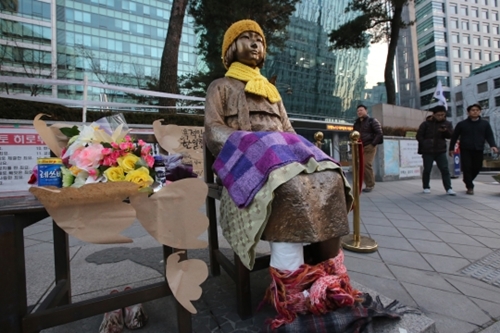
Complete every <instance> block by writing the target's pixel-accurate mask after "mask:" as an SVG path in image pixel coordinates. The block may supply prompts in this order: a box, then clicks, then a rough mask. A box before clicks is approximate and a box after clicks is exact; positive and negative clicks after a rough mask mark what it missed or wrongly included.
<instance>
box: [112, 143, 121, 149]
mask: <svg viewBox="0 0 500 333" xmlns="http://www.w3.org/2000/svg"><path fill="white" fill-rule="evenodd" d="M111 147H113V149H120V146H118V144H117V143H116V142H111Z"/></svg>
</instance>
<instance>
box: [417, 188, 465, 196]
mask: <svg viewBox="0 0 500 333" xmlns="http://www.w3.org/2000/svg"><path fill="white" fill-rule="evenodd" d="M423 193H425V194H429V193H431V189H430V188H424V191H423ZM446 194H448V195H457V192H455V191H453V189H451V188H450V189H449V190H448V191H446Z"/></svg>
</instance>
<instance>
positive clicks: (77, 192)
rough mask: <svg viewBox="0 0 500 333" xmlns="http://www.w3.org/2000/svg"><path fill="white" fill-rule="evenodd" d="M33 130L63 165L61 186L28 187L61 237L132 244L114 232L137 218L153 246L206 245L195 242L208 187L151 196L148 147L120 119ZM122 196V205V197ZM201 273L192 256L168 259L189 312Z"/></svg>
mask: <svg viewBox="0 0 500 333" xmlns="http://www.w3.org/2000/svg"><path fill="white" fill-rule="evenodd" d="M42 116H43V114H39V115H37V116H36V117H35V120H34V122H33V125H34V127H35V129H36V130H37V132H38V134H39V135H40V136H41V138H42V139H43V141H44V142H45V144H46V145H47V146H48V147H49V148H50V149H51V150H52V152H53V153H54V154H55V155H56V156H57V157H60V158H61V159H62V160H63V167H62V174H63V187H62V188H56V187H37V186H33V187H31V188H30V192H31V193H33V194H34V195H35V196H36V197H37V198H38V200H39V201H40V202H41V203H42V204H43V205H44V207H45V209H46V210H47V212H48V213H49V214H50V215H51V217H52V218H53V219H54V222H55V223H57V225H58V226H59V227H60V228H62V229H63V230H64V231H65V232H67V233H68V234H70V235H72V236H74V237H76V238H78V239H80V240H83V241H86V242H90V243H100V244H112V243H125V242H132V240H131V239H129V238H127V237H125V236H123V235H121V234H120V233H121V232H122V231H123V230H125V229H126V228H128V227H129V226H131V225H132V223H134V221H135V220H136V219H137V220H139V221H140V223H141V225H142V226H143V227H144V229H146V230H147V231H148V232H149V234H150V235H151V236H153V237H154V238H155V239H156V240H157V241H158V242H159V243H161V244H163V245H167V246H170V247H172V248H176V249H199V248H205V247H206V246H207V242H206V241H204V240H200V239H198V237H199V236H200V235H201V234H202V233H203V232H205V231H206V229H207V227H208V218H207V217H206V216H205V214H203V213H202V212H200V209H199V208H200V207H201V206H202V205H203V204H204V202H205V199H206V196H207V192H208V188H207V185H206V184H205V183H204V182H203V181H202V180H200V179H198V178H187V179H181V180H177V181H174V182H172V183H170V184H168V185H167V186H164V187H162V188H161V189H160V190H158V191H157V192H155V193H152V192H153V191H152V190H151V186H152V184H153V179H154V171H153V168H152V167H153V163H154V158H153V156H152V153H151V146H149V145H148V144H146V143H145V142H143V141H141V140H138V141H135V140H134V139H133V138H132V137H131V136H129V130H128V126H127V124H126V123H125V120H124V119H123V117H122V116H120V115H118V116H113V117H107V118H103V119H100V120H98V121H96V122H94V123H92V124H91V125H81V126H72V125H67V124H54V125H51V126H47V125H46V124H45V122H44V121H43V120H41V119H40V118H41V117H42ZM125 199H128V200H125ZM207 276H208V269H207V266H206V264H205V263H204V262H203V261H201V260H198V259H188V260H184V261H180V257H179V254H178V253H174V254H172V255H170V256H169V258H168V260H167V267H166V277H167V281H168V283H169V286H170V289H171V290H172V293H173V294H174V296H175V298H176V299H177V300H178V301H179V302H180V303H181V304H182V305H183V306H184V307H185V308H186V309H188V310H189V311H190V312H192V313H196V309H195V308H194V306H193V305H192V304H191V300H195V299H198V298H199V297H200V296H201V288H200V284H201V282H203V281H204V280H205V279H206V277H207Z"/></svg>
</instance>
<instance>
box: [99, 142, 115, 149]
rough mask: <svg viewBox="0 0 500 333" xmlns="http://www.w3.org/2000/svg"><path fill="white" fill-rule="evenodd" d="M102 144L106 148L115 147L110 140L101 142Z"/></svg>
mask: <svg viewBox="0 0 500 333" xmlns="http://www.w3.org/2000/svg"><path fill="white" fill-rule="evenodd" d="M101 145H102V146H103V147H104V148H113V147H112V146H111V143H109V142H101Z"/></svg>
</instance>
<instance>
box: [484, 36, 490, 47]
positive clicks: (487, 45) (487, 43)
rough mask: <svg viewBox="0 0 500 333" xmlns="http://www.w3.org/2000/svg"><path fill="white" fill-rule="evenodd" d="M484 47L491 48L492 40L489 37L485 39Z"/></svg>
mask: <svg viewBox="0 0 500 333" xmlns="http://www.w3.org/2000/svg"><path fill="white" fill-rule="evenodd" d="M483 46H486V47H491V40H490V39H489V38H488V37H484V38H483Z"/></svg>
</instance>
